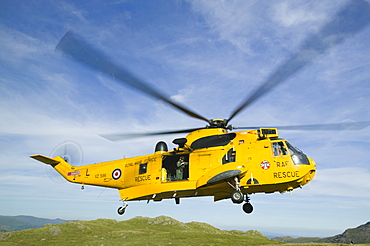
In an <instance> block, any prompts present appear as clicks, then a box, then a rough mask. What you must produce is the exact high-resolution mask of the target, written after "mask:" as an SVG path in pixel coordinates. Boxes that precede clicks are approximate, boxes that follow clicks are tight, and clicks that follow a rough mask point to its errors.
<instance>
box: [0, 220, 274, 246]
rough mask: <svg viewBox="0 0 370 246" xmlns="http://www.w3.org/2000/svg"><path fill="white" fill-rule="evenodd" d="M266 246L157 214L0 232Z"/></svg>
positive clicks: (12, 239)
mask: <svg viewBox="0 0 370 246" xmlns="http://www.w3.org/2000/svg"><path fill="white" fill-rule="evenodd" d="M262 244H263V245H266V244H279V242H276V241H272V240H270V239H268V238H266V237H264V236H263V235H262V234H261V233H259V232H257V231H248V232H241V231H223V230H219V229H217V228H215V227H212V226H210V225H208V224H205V223H199V222H191V223H186V224H185V223H181V222H179V221H176V220H174V219H172V218H168V217H164V216H160V217H157V218H154V219H151V218H143V217H137V218H134V219H131V220H127V221H121V222H117V221H115V220H106V219H99V220H94V221H70V222H64V223H62V224H58V225H49V226H46V227H44V228H39V229H30V230H24V231H18V232H9V233H3V234H0V245H105V246H107V245H262Z"/></svg>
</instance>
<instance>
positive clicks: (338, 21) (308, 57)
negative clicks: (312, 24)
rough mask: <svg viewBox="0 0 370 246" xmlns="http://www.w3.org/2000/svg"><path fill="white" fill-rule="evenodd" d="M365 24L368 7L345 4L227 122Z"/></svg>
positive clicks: (358, 3) (369, 14) (369, 17)
mask: <svg viewBox="0 0 370 246" xmlns="http://www.w3.org/2000/svg"><path fill="white" fill-rule="evenodd" d="M369 22H370V4H369V3H367V2H365V1H362V0H358V1H349V2H348V4H346V5H345V6H344V7H343V8H342V9H341V10H340V11H339V12H338V13H337V14H336V16H335V17H334V18H332V19H331V20H330V21H329V22H328V23H327V24H326V25H324V26H323V27H322V28H321V29H320V30H319V31H318V32H317V33H316V34H314V35H313V36H311V37H309V38H307V39H306V41H304V42H303V44H302V46H301V47H300V48H299V49H298V51H297V52H295V53H294V54H293V55H292V56H291V57H290V58H289V59H287V60H286V61H285V62H284V63H283V64H282V65H280V66H279V67H278V68H277V69H276V70H275V72H273V73H272V74H271V75H270V76H269V77H268V78H267V80H266V81H265V82H264V83H263V84H262V85H261V86H260V87H259V88H257V89H256V90H255V91H254V92H253V93H252V94H251V95H250V96H249V97H247V98H246V99H245V100H244V102H243V103H242V104H241V105H240V106H239V107H238V108H237V109H236V110H235V111H234V112H233V113H232V114H231V116H230V118H229V119H228V121H230V120H231V119H232V118H234V117H235V116H236V115H237V114H238V113H239V112H240V111H242V110H243V109H245V108H246V107H248V106H249V105H251V104H252V103H253V102H255V101H257V100H258V99H259V98H260V97H262V96H263V95H265V94H266V93H267V92H269V91H271V90H272V89H273V88H274V87H276V86H277V85H279V84H282V83H283V82H285V81H287V80H288V79H289V78H291V77H292V76H293V75H295V74H296V73H297V72H299V71H300V70H302V69H303V68H304V67H306V66H307V65H309V64H311V63H312V62H313V61H314V60H315V59H316V58H317V57H319V56H320V55H322V54H323V53H325V52H326V51H327V50H328V49H330V48H332V47H334V46H336V45H338V44H340V43H343V42H344V41H345V40H346V39H347V38H348V37H351V36H353V35H354V34H356V33H357V32H360V31H361V30H363V29H364V28H365V27H366V26H367V25H368V24H369Z"/></svg>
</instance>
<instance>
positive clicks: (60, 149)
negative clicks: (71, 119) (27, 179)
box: [46, 140, 83, 183]
mask: <svg viewBox="0 0 370 246" xmlns="http://www.w3.org/2000/svg"><path fill="white" fill-rule="evenodd" d="M56 156H60V157H62V158H63V159H64V160H65V161H66V162H68V163H69V164H71V165H72V166H80V165H81V164H82V160H83V154H82V148H81V146H80V145H79V144H78V143H76V142H74V141H71V140H68V141H65V142H63V143H61V144H59V145H58V146H57V147H55V148H54V150H53V151H52V152H51V154H50V157H52V158H54V157H56ZM46 172H47V175H48V176H49V178H50V179H51V180H52V181H53V182H55V183H63V182H65V179H64V178H63V177H62V176H60V174H59V173H57V172H56V171H55V170H54V168H53V167H51V166H50V165H47V166H46Z"/></svg>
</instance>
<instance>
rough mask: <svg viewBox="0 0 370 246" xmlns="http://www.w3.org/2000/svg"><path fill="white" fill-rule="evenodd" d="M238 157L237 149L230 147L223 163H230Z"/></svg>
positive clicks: (223, 158)
mask: <svg viewBox="0 0 370 246" xmlns="http://www.w3.org/2000/svg"><path fill="white" fill-rule="evenodd" d="M235 157H236V151H234V150H233V149H229V151H228V152H227V153H226V154H225V155H224V157H222V165H224V164H226V163H229V162H235Z"/></svg>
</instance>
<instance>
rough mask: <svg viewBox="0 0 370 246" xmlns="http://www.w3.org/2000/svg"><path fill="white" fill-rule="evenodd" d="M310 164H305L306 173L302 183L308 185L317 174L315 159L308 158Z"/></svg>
mask: <svg viewBox="0 0 370 246" xmlns="http://www.w3.org/2000/svg"><path fill="white" fill-rule="evenodd" d="M308 160H309V163H310V164H309V165H307V166H305V167H304V168H305V169H307V170H305V173H306V174H305V175H304V176H303V178H302V181H301V185H302V186H303V185H306V184H308V183H309V182H311V180H312V179H313V178H314V177H315V174H316V162H315V161H314V160H313V159H310V158H308Z"/></svg>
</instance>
